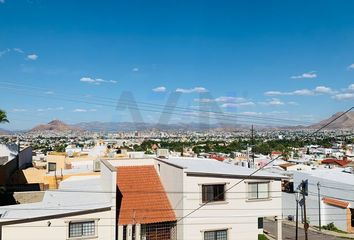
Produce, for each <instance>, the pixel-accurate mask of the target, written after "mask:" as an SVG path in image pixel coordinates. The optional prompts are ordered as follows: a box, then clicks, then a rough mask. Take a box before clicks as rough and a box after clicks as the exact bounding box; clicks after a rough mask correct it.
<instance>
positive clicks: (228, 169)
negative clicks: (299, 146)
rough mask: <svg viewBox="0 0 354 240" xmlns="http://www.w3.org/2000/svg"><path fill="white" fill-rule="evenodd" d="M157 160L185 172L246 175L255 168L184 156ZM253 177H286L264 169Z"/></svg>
mask: <svg viewBox="0 0 354 240" xmlns="http://www.w3.org/2000/svg"><path fill="white" fill-rule="evenodd" d="M158 160H159V161H162V162H165V163H168V164H172V165H174V166H177V167H180V168H183V169H184V172H186V173H199V174H216V175H229V176H233V177H235V176H240V177H247V176H249V175H251V174H252V173H253V172H254V171H255V169H250V168H246V167H241V166H237V165H234V164H231V163H225V162H220V161H216V160H213V159H206V158H185V157H171V158H168V159H158ZM253 176H254V177H265V178H287V177H286V176H283V175H279V174H273V173H269V172H265V171H259V172H257V173H255V174H253Z"/></svg>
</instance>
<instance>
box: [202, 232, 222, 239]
mask: <svg viewBox="0 0 354 240" xmlns="http://www.w3.org/2000/svg"><path fill="white" fill-rule="evenodd" d="M204 240H227V230H218V231H207V232H204Z"/></svg>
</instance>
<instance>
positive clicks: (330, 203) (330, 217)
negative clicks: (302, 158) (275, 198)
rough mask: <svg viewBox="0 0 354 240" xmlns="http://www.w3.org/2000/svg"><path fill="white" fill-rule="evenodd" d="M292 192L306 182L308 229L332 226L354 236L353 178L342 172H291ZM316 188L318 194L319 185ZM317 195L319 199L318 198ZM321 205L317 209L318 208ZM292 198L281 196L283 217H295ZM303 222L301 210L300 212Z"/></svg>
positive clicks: (335, 170)
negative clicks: (352, 233) (310, 226)
mask: <svg viewBox="0 0 354 240" xmlns="http://www.w3.org/2000/svg"><path fill="white" fill-rule="evenodd" d="M293 177H294V188H296V187H297V186H299V184H300V183H301V182H302V181H303V180H308V196H307V197H306V210H307V219H308V220H309V222H310V225H315V226H318V225H319V218H320V217H319V216H320V215H321V225H322V226H323V225H327V224H329V223H334V225H335V226H336V227H337V228H339V229H340V230H343V231H346V232H354V220H353V219H354V174H353V173H349V172H345V169H343V168H334V169H323V168H316V169H312V170H307V171H306V170H303V171H294V172H293ZM317 184H319V190H320V191H319V192H318V185H317ZM318 194H319V195H318ZM319 205H320V208H319ZM295 206H296V202H295V195H294V194H290V193H283V214H284V217H287V216H289V215H291V216H295ZM299 215H300V218H299V219H301V220H303V217H304V216H303V209H302V208H301V209H300V212H299Z"/></svg>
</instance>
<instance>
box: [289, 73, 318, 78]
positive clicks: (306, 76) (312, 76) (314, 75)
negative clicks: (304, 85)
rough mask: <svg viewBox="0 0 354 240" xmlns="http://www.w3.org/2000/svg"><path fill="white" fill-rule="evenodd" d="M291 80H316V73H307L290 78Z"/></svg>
mask: <svg viewBox="0 0 354 240" xmlns="http://www.w3.org/2000/svg"><path fill="white" fill-rule="evenodd" d="M291 78H292V79H303V78H317V74H316V72H314V71H312V72H307V73H303V74H301V75H296V76H291Z"/></svg>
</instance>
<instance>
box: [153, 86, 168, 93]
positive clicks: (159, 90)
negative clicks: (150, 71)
mask: <svg viewBox="0 0 354 240" xmlns="http://www.w3.org/2000/svg"><path fill="white" fill-rule="evenodd" d="M166 90H167V89H166V87H164V86H161V87H156V88H154V89H152V91H154V92H166Z"/></svg>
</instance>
